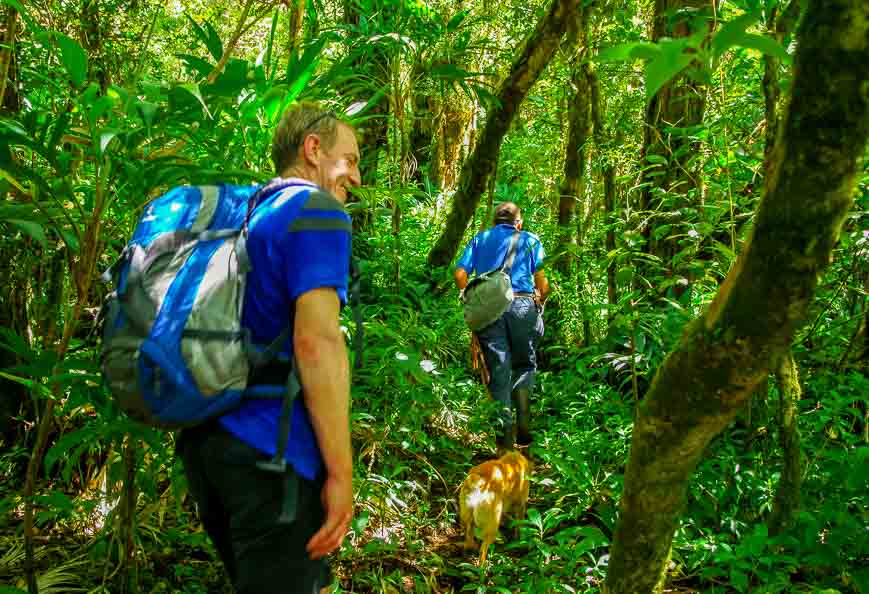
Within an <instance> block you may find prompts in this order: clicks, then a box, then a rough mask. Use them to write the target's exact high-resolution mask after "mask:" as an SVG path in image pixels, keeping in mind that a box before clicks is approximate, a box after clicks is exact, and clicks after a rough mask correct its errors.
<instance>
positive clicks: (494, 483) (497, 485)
mask: <svg viewBox="0 0 869 594" xmlns="http://www.w3.org/2000/svg"><path fill="white" fill-rule="evenodd" d="M528 470H529V463H528V460H527V459H526V458H525V456H523V455H522V454H520V453H519V452H509V453H507V454H505V455H504V456H502V457H500V458H498V459H497V460H490V461H488V462H484V463H483V464H480V465H478V466H475V467H474V468H472V469H471V471H470V473H468V477H467V478H466V479H465V481H464V482H463V483H462V487H461V489H460V491H459V515H460V517H461V520H462V525H463V526H464V528H465V547H466V548H474V528H479V530H480V538H481V540H482V545H481V547H480V565H482V564H483V563H485V562H486V553H487V550H488V548H489V545H490V544H492V543H493V542H494V541H495V538H497V536H498V527H499V526H500V524H501V518H502V517H503V514H504V513H508V512H511V511H512V512H513V514H514V515H515V517H516V518H518V519H521V518H523V517H524V516H525V504H526V503H527V501H528Z"/></svg>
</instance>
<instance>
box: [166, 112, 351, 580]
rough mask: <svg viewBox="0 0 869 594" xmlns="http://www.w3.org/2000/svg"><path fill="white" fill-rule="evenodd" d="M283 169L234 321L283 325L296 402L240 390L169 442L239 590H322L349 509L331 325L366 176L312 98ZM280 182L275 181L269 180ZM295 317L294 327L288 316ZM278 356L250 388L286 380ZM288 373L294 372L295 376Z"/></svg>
mask: <svg viewBox="0 0 869 594" xmlns="http://www.w3.org/2000/svg"><path fill="white" fill-rule="evenodd" d="M272 160H273V161H274V164H275V168H276V172H277V174H278V176H279V178H280V179H276V180H273V181H272V182H271V183H270V184H269V185H267V186H266V187H265V189H264V190H261V191H260V192H259V193H258V194H257V195H256V196H255V198H256V199H255V202H256V204H255V205H251V206H252V208H253V210H252V211H250V214H249V221H250V222H249V226H248V228H247V229H246V233H247V237H246V250H247V258H248V259H249V261H250V270H249V272H247V279H246V287H245V293H244V300H243V313H242V325H243V327H244V328H245V329H246V330H247V331H249V332H250V338H251V340H252V342H253V343H254V344H260V345H267V344H269V343H270V342H274V341H275V340H276V338H278V337H280V336H281V331H282V329H283V328H284V327H287V328H291V332H288V333H287V334H288V335H287V336H286V340H285V341H284V344H283V345H282V349H283V350H285V351H286V352H288V353H292V354H293V365H294V366H295V369H296V370H297V372H298V380H299V382H300V384H301V396H302V397H301V398H297V399H296V400H295V401H293V402H290V401H289V399H287V403H286V404H283V403H282V401H281V399H275V398H272V399H256V398H252V399H244V400H242V401H241V404H240V405H239V406H238V407H236V408H234V409H232V410H230V411H229V412H227V413H224V414H222V415H220V416H219V417H217V418H216V419H214V420H212V421H208V422H206V423H204V424H202V425H199V426H197V427H194V428H192V429H185V430H184V431H182V433H181V435H180V437H179V439H178V444H177V450H178V452H179V454H180V456H181V458H182V460H183V462H184V467H185V472H186V475H187V478H188V483H189V487H190V492H191V494H192V495H193V498H194V499H195V501H196V502H197V504H198V508H199V513H200V516H201V519H202V522H203V525H204V526H205V529H206V531H207V532H208V534H209V536H210V537H211V539H212V541H213V542H214V544H215V546H216V548H217V550H218V552H219V553H220V557H221V559H222V560H223V563H224V565H225V566H226V569H227V571H228V573H229V575H230V577H231V579H232V582H233V585H234V586H235V589H236V591H238V592H240V593H243V594H253V593H258V594H267V593H278V592H280V593H300V594H301V593H304V594H311V593H316V592H321V591H323V592H324V591H327V590H328V588H329V585H330V583H331V581H332V578H331V575H330V570H329V566H328V562H327V559H326V556H327V555H328V554H329V553H331V552H333V551H335V550H336V549H338V547H340V545H341V542H342V541H343V539H344V536H345V535H346V533H347V530H348V528H349V524H350V520H351V517H352V513H353V490H352V467H353V463H352V451H351V445H350V419H349V415H350V382H349V367H348V355H347V350H346V346H345V343H344V336H343V333H342V331H341V328H340V325H339V311H340V309H341V307H342V305H343V304H344V303H345V302H346V299H347V289H348V287H347V281H348V276H349V266H350V244H351V224H350V218H349V216H348V215H347V213H346V212H345V210H344V202H345V201H346V199H347V193H348V190H350V189H351V188H353V187H356V186H358V185H359V184H360V174H359V149H358V146H357V142H356V137H355V133H354V130H353V129H352V128H351V127H350V125H348V124H346V123H344V122H342V121H341V120H339V119H338V118H337V117H336V116H335V114H333V113H332V112H330V111H327V110H325V109H322V108H321V107H319V106H318V105H316V104H313V103H300V104H296V105H295V106H293V107H291V108H290V109H289V110H288V111H287V112H286V113H285V114H284V116H283V118H282V120H281V122H280V125H279V127H278V129H277V132H276V133H275V136H274V140H273V145H272ZM272 187H274V188H275V189H274V190H273V191H272V190H271V189H270V188H272ZM288 324H289V326H288ZM288 371H289V369H288V367H287V364H286V363H283V364H281V363H277V362H275V363H269V364H267V365H265V367H263V368H261V369H255V370H254V371H253V372H252V374H251V384H253V385H254V386H256V385H257V384H279V385H289V384H288V380H287V376H288ZM291 381H292V378H291ZM282 406H292V412H291V414H290V415H287V418H289V419H291V422H290V425H289V426H290V430H289V432H288V435H289V440H288V442H287V444H286V449H285V452H286V454H285V459H286V463H287V464H286V471H285V472H284V471H281V472H269V471H268V470H264V468H266V467H267V466H268V464H269V462H268V460H269V458H272V460H275V459H277V460H278V463H276V464H275V466H277V467H278V468H281V467H282V466H283V465H284V456H282V455H281V454H277V455H276V452H277V451H278V446H276V443H279V439H278V436H279V425H280V421H281V419H282Z"/></svg>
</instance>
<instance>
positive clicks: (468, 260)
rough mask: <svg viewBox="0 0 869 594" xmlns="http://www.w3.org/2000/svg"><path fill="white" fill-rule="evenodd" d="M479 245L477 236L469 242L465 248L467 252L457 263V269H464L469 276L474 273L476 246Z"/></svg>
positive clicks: (463, 253)
mask: <svg viewBox="0 0 869 594" xmlns="http://www.w3.org/2000/svg"><path fill="white" fill-rule="evenodd" d="M476 243H477V236H476V235H475V236H474V238H473V239H472V240H471V241H470V242H468V245H467V246H465V251H464V252H462V257H461V258H459V261H458V262H456V268H462V269H464V271H465V272H467V273H468V274H469V275H470V274H473V273H474V246H475V244H476Z"/></svg>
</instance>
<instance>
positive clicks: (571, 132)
mask: <svg viewBox="0 0 869 594" xmlns="http://www.w3.org/2000/svg"><path fill="white" fill-rule="evenodd" d="M589 12H590V10H589V9H586V8H581V9H580V10H578V11H577V16H576V18H575V19H574V20H575V21H576V23H575V25H573V26H574V27H575V28H576V33H575V36H576V39H575V40H573V43H575V44H576V45H577V46H578V51H577V52H576V54H575V56H574V60H573V62H574V63H573V72H572V75H571V78H570V86H571V88H572V90H573V93H574V94H573V101H572V102H571V103H570V107H569V108H568V125H567V146H566V147H565V153H564V179H563V180H562V182H561V187H560V188H558V225H559V227H560V229H559V235H560V237H559V239H558V242H559V246H558V248H557V249H556V250H555V251H556V253H557V254H560V255H559V256H558V258H557V259H556V260H555V262H554V266H555V268H556V269H557V270H559V271H561V272H562V273H565V274H568V273H569V270H570V268H571V266H570V263H571V262H572V261H573V255H572V254H569V253H567V250H568V248H569V246H570V245H575V244H576V243H577V241H578V237H577V236H578V233H576V232H575V225H574V216H575V214H576V201H577V199H578V197H579V196H580V195H581V194H582V193H583V192H582V189H583V187H584V184H585V169H586V163H587V161H588V154H587V153H588V151H587V150H586V146H587V142H588V139H589V136H591V130H592V116H591V90H590V89H589V83H590V80H589V75H588V70H589V63H588V61H587V59H588V16H589V14H588V13H589Z"/></svg>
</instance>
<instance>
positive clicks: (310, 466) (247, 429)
mask: <svg viewBox="0 0 869 594" xmlns="http://www.w3.org/2000/svg"><path fill="white" fill-rule="evenodd" d="M350 234H351V224H350V217H349V216H348V215H347V213H346V212H345V210H344V206H343V205H342V204H341V203H340V202H338V200H336V199H335V197H333V196H332V195H331V194H328V193H326V192H323V191H321V190H320V189H319V188H317V186H315V185H314V184H312V183H309V182H304V181H302V180H299V183H298V185H293V186H290V187H288V188H286V189H284V190H281V191H278V192H276V193H274V194H272V195H270V196H266V197H264V198H263V199H262V200H260V202H259V204H258V205H257V207H256V209H255V210H254V213H253V216H252V217H251V223H250V228H249V232H248V239H247V249H248V256H249V258H250V263H251V270H250V272H248V275H247V288H246V290H245V295H244V310H243V312H242V325H243V326H244V327H246V328H250V330H251V334H252V339H253V341H254V342H255V343H256V344H263V345H265V344H268V343H270V342H271V341H273V340H274V339H275V338H277V337H278V335H279V334H280V333H281V331H282V330H284V328H286V326H287V325H288V324H290V323H292V316H293V311H294V309H295V301H296V299H297V298H298V297H299V296H300V295H302V294H303V293H306V292H308V291H311V290H313V289H318V288H323V287H332V288H334V289H335V290H336V291H337V292H338V297H339V299H340V300H341V303H342V305H343V304H344V303H345V302H346V301H347V279H348V276H349V269H350ZM292 349H293V334H292V332H290V337H289V338H288V339H287V343H286V345H285V349H283V351H284V352H286V353H292V352H293V350H292ZM281 404H282V403H281V400H280V399H270V400H266V399H261V400H247V401H244V402H243V403H242V405H241V406H239V407H238V408H236V409H234V410H232V411H230V412H229V413H227V414H225V415H223V416H222V417H221V418H220V424H221V425H222V426H223V427H224V428H226V429H227V430H228V431H229V432H230V433H232V434H233V435H235V436H236V437H238V438H239V439H240V440H242V441H243V442H245V443H247V444H249V445H251V446H252V447H254V448H256V449H257V450H259V451H261V452H263V453H265V454H268V455H274V453H275V449H276V445H277V438H278V422H279V420H280V415H281ZM286 458H287V462H289V463H290V464H291V465H292V467H293V468H294V469H295V471H296V472H298V473H299V475H301V476H303V477H305V478H306V479H308V480H315V479H316V477H317V475H318V474H319V473H320V471H321V470H322V468H323V459H322V456H321V455H320V449H319V447H318V446H317V439H316V436H315V434H314V430H313V427H312V426H311V419H310V417H309V415H308V411H307V409H306V408H305V404H304V402H303V399H302V398H301V397H300V398H298V399H297V400H296V401H295V402H294V403H293V417H292V428H291V430H290V441H289V444H288V446H287V454H286Z"/></svg>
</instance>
